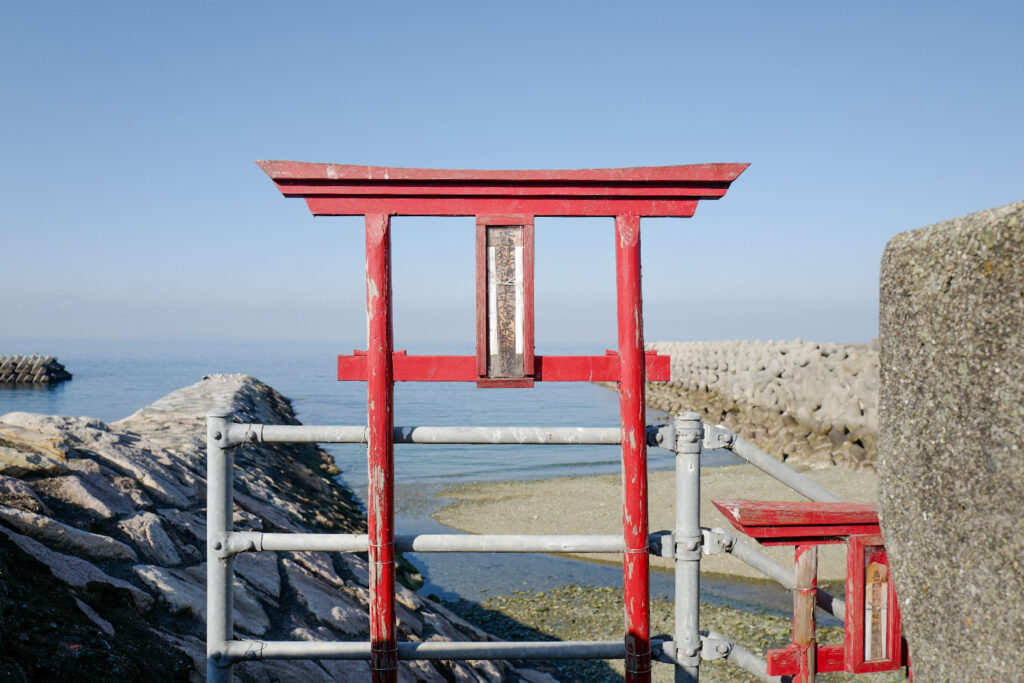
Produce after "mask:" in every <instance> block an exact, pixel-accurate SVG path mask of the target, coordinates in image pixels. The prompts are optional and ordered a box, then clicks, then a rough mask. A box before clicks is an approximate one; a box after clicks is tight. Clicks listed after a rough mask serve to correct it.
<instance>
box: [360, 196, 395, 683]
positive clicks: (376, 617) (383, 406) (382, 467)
mask: <svg viewBox="0 0 1024 683" xmlns="http://www.w3.org/2000/svg"><path fill="white" fill-rule="evenodd" d="M366 318H367V326H368V328H369V329H368V340H367V348H366V355H367V383H366V384H367V394H368V400H367V417H368V422H369V432H370V433H369V448H368V467H369V488H368V489H367V496H366V497H367V530H368V532H369V536H370V545H369V561H370V663H371V666H372V669H373V680H374V682H375V683H394V682H395V681H397V680H398V644H397V639H396V636H395V524H394V521H395V457H394V456H395V453H394V451H395V445H394V425H395V415H394V402H395V385H394V367H393V360H392V351H393V346H394V340H393V337H392V328H391V217H390V216H388V215H386V214H367V216H366Z"/></svg>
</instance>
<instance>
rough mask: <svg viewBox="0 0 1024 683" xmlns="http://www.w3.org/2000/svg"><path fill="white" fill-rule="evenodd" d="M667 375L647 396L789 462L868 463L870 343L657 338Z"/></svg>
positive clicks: (872, 403) (874, 451)
mask: <svg viewBox="0 0 1024 683" xmlns="http://www.w3.org/2000/svg"><path fill="white" fill-rule="evenodd" d="M647 346H648V348H649V349H655V350H657V351H659V352H660V353H664V354H668V355H670V356H671V357H672V377H673V380H672V381H671V382H648V384H647V402H648V404H649V405H651V406H652V407H655V408H658V409H660V410H664V411H666V412H669V413H678V412H682V411H687V410H693V411H696V412H698V413H701V414H702V415H703V416H704V420H705V421H706V422H710V423H713V424H724V425H726V426H727V427H729V428H730V429H732V430H734V431H736V432H737V433H738V434H740V435H741V436H743V437H744V438H746V439H749V440H750V441H752V442H754V443H755V444H757V445H758V446H759V447H760V448H761V449H762V450H764V451H766V452H768V453H770V454H771V455H773V456H775V457H777V458H779V459H781V460H784V461H786V462H788V463H790V464H799V465H805V466H808V467H813V468H821V467H831V466H833V465H838V466H840V467H844V468H847V469H851V470H857V471H861V470H874V469H875V465H876V462H877V459H878V444H877V441H878V349H877V346H875V345H874V344H834V343H817V342H805V341H802V340H799V339H797V340H795V341H791V342H773V341H768V342H761V341H722V342H655V343H653V344H648V345H647Z"/></svg>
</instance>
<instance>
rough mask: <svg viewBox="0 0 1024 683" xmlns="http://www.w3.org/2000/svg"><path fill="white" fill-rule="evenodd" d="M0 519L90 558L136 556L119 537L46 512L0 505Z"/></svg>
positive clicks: (130, 559)
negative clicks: (66, 520) (57, 517)
mask: <svg viewBox="0 0 1024 683" xmlns="http://www.w3.org/2000/svg"><path fill="white" fill-rule="evenodd" d="M0 521H2V522H3V523H4V524H6V525H7V526H9V527H11V528H13V529H16V530H18V531H19V532H21V533H23V534H25V535H26V536H31V537H32V538H34V539H36V540H37V541H41V542H42V543H45V544H46V545H48V546H50V547H51V548H56V549H58V550H63V551H66V552H70V553H74V554H75V555H77V556H85V557H88V558H90V559H93V560H115V561H122V562H134V561H137V560H138V559H139V558H138V556H137V555H136V554H135V551H134V550H132V549H131V548H129V547H128V546H126V545H125V544H124V543H121V542H120V541H116V540H114V539H113V538H110V537H109V536H101V535H100V534H93V533H90V532H88V531H82V530H81V529H76V528H75V527H73V526H68V525H67V524H63V523H61V522H58V521H56V520H54V519H51V518H49V517H47V516H45V515H37V514H35V513H34V512H26V511H24V510H18V509H17V508H10V507H6V506H0Z"/></svg>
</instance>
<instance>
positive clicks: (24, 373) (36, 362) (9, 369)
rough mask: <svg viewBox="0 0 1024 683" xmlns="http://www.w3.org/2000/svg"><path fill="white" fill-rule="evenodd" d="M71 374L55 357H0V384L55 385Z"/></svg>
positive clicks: (69, 377) (67, 378)
mask: <svg viewBox="0 0 1024 683" xmlns="http://www.w3.org/2000/svg"><path fill="white" fill-rule="evenodd" d="M69 379H71V373H70V372H68V371H67V370H66V369H65V368H64V366H63V365H62V364H61V363H60V362H59V361H58V360H57V358H56V357H55V356H40V355H32V356H26V355H0V384H55V383H57V382H63V381H65V380H69Z"/></svg>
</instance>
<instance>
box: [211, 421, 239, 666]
mask: <svg viewBox="0 0 1024 683" xmlns="http://www.w3.org/2000/svg"><path fill="white" fill-rule="evenodd" d="M229 414H230V413H229V412H228V411H227V410H211V411H210V412H209V413H208V414H207V416H206V558H207V562H206V680H207V681H209V682H210V683H231V680H232V672H231V663H230V661H225V660H223V659H221V658H220V657H219V656H218V654H219V653H217V652H216V651H215V650H214V648H213V644H214V643H221V642H224V641H227V640H231V639H232V638H234V621H233V620H234V616H235V608H234V567H233V564H234V558H233V556H232V555H229V554H227V553H225V552H224V551H225V547H224V546H225V539H226V538H227V535H228V534H229V533H230V531H231V525H232V507H233V504H234V502H233V497H234V490H235V487H234V486H233V483H232V477H233V476H234V473H233V468H234V457H233V456H232V454H231V449H230V448H226V447H224V446H222V444H225V442H226V441H227V438H226V437H227V425H228V421H227V417H228V415H229Z"/></svg>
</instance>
